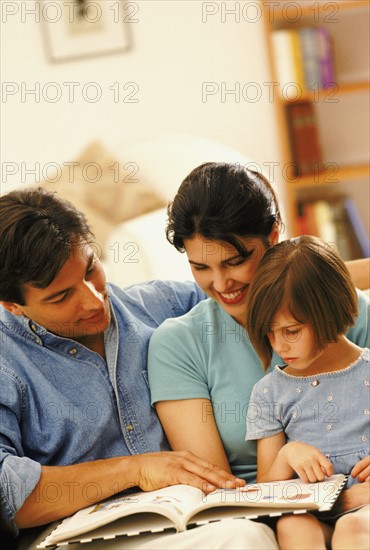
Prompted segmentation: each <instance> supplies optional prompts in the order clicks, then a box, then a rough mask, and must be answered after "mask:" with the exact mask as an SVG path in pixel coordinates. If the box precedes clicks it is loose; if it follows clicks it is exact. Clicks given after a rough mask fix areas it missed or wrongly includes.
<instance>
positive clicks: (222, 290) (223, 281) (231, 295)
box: [184, 229, 278, 325]
mask: <svg viewBox="0 0 370 550" xmlns="http://www.w3.org/2000/svg"><path fill="white" fill-rule="evenodd" d="M277 239H278V230H277V229H274V230H273V231H272V232H271V234H270V236H269V241H270V244H271V245H273V244H276V242H277ZM240 241H241V242H242V243H243V244H244V246H245V248H246V250H247V251H248V253H249V254H248V256H247V257H246V258H244V257H242V256H240V254H239V252H238V251H237V250H236V249H235V248H234V247H233V246H231V245H228V244H227V243H224V242H222V241H211V240H209V239H206V238H203V237H202V236H201V235H195V236H194V237H192V238H191V239H186V240H185V241H184V246H185V250H186V254H187V256H188V260H189V263H190V266H191V270H192V273H193V276H194V279H195V281H196V282H197V283H198V285H199V286H200V288H201V289H202V290H203V292H205V293H206V294H207V295H208V296H209V297H210V298H213V299H214V300H215V301H216V302H218V304H220V306H221V307H222V308H223V309H224V310H225V311H226V312H227V313H228V314H229V315H231V316H232V317H233V318H234V319H235V321H237V322H238V323H239V324H240V325H244V324H245V317H246V302H247V293H248V287H249V284H250V282H251V280H252V278H253V275H254V273H255V272H256V269H257V267H258V264H259V262H260V261H261V258H262V257H263V255H264V253H265V252H266V246H265V244H264V242H263V240H262V239H261V238H260V237H248V238H240Z"/></svg>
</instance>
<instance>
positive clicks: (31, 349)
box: [0, 281, 205, 532]
mask: <svg viewBox="0 0 370 550" xmlns="http://www.w3.org/2000/svg"><path fill="white" fill-rule="evenodd" d="M108 291H109V296H110V304H111V311H112V322H111V324H110V327H109V328H108V329H107V331H106V332H105V334H104V337H105V348H106V361H104V360H103V359H102V357H101V356H100V355H98V354H97V353H95V352H92V351H90V350H89V349H87V348H86V347H84V346H83V345H81V344H79V343H77V342H76V341H74V340H71V339H69V338H63V337H60V336H56V335H55V334H52V333H50V332H48V331H47V330H46V329H45V328H44V327H42V326H40V325H38V324H36V323H34V322H33V321H32V320H30V319H27V318H25V317H17V316H14V315H12V314H11V313H9V312H8V311H7V310H5V309H4V308H3V307H1V306H0V310H1V311H0V330H1V335H0V337H1V347H2V351H1V364H0V387H1V396H0V419H1V430H0V491H1V515H2V517H3V518H4V519H5V520H6V521H7V522H9V524H10V525H11V526H12V528H13V530H14V531H15V532H16V531H17V529H16V526H15V524H14V522H13V519H14V516H15V514H16V513H17V511H18V510H19V508H21V506H22V505H23V503H24V501H25V500H26V498H27V497H28V496H29V494H30V493H31V492H32V491H33V489H34V488H35V486H36V485H37V483H38V481H39V479H40V474H41V466H42V465H49V466H54V465H68V464H76V463H79V462H86V461H90V460H98V459H102V458H106V457H114V456H122V455H133V454H138V453H148V452H156V451H161V450H167V449H169V446H168V443H167V441H166V439H165V436H164V433H163V431H162V428H161V425H160V422H159V420H158V418H157V416H156V413H155V411H154V409H153V408H151V405H150V394H149V386H148V378H147V348H148V342H149V339H150V336H151V334H152V332H153V330H154V329H155V328H156V327H158V325H160V324H161V323H162V322H163V321H164V320H165V319H167V318H168V317H177V316H179V315H182V314H184V313H185V312H187V311H188V310H189V309H191V307H193V306H194V305H195V304H196V303H198V302H199V300H201V299H203V298H204V297H205V295H204V294H203V293H202V292H201V290H200V289H199V288H198V287H197V286H196V285H195V284H194V283H191V282H188V283H178V282H176V283H173V282H163V281H155V282H149V283H144V284H139V285H133V286H131V287H128V288H126V289H124V290H122V289H120V288H118V287H116V286H114V285H108ZM51 505H52V503H51Z"/></svg>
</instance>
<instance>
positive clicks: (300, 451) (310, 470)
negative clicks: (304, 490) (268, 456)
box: [279, 441, 333, 483]
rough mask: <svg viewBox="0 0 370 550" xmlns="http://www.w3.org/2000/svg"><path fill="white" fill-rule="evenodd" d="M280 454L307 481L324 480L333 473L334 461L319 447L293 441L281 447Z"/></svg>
mask: <svg viewBox="0 0 370 550" xmlns="http://www.w3.org/2000/svg"><path fill="white" fill-rule="evenodd" d="M279 454H281V455H282V457H283V458H284V459H285V460H286V462H287V463H288V464H289V466H290V467H291V468H293V470H294V471H295V472H296V473H297V474H298V475H299V477H300V478H301V480H302V481H304V482H305V483H308V482H315V481H324V479H325V476H328V477H330V476H331V475H333V466H332V463H331V462H330V460H329V459H328V458H326V456H324V455H323V454H322V452H321V451H319V449H317V448H316V447H313V446H312V445H308V444H307V443H302V442H298V441H291V442H289V443H287V444H286V445H284V447H282V448H281V450H280V452H279Z"/></svg>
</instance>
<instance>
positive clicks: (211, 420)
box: [149, 163, 370, 482]
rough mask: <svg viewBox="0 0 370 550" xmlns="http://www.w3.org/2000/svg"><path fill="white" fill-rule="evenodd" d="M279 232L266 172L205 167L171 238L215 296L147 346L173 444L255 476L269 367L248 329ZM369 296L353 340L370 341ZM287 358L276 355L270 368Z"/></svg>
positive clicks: (155, 396) (194, 178)
mask: <svg viewBox="0 0 370 550" xmlns="http://www.w3.org/2000/svg"><path fill="white" fill-rule="evenodd" d="M280 228H281V217H280V211H279V206H278V202H277V199H276V196H275V193H274V191H273V189H272V187H271V185H270V184H269V183H268V182H267V181H266V179H265V178H263V176H261V175H260V174H258V173H255V172H251V171H250V170H247V169H246V168H244V167H242V166H240V165H238V164H224V163H206V164H203V165H201V166H199V167H198V168H196V169H195V170H193V171H192V172H191V173H190V174H189V176H188V177H187V178H186V179H185V180H184V182H183V183H182V185H181V186H180V188H179V191H178V193H177V194H176V197H175V199H174V201H173V203H172V204H171V205H170V207H169V209H168V226H167V238H168V239H169V241H170V242H171V243H172V244H173V245H174V246H175V247H176V248H177V249H178V250H179V251H185V252H186V254H187V256H188V260H189V262H190V265H191V269H192V273H193V275H194V278H195V280H196V282H197V283H198V285H199V286H200V287H201V289H202V290H203V291H204V292H205V293H206V294H207V295H208V297H209V299H208V300H205V301H203V302H201V303H200V304H198V305H197V306H195V308H194V309H193V310H192V311H191V312H189V313H188V314H186V315H184V316H182V317H180V318H177V319H169V320H167V321H165V322H164V323H163V324H162V326H161V327H160V328H159V329H158V330H157V331H156V333H155V334H154V336H153V337H152V340H151V342H150V347H149V381H150V387H151V394H152V403H153V404H154V405H155V407H156V410H157V413H158V415H159V417H160V420H161V422H162V425H163V427H164V430H165V432H166V435H167V437H168V440H169V442H170V445H171V447H172V448H173V449H175V450H180V449H187V450H189V451H192V452H194V453H195V454H197V455H198V456H200V457H202V458H204V459H206V460H208V461H209V462H213V463H214V464H216V465H218V466H220V467H222V468H224V469H225V470H227V471H232V472H233V473H234V474H235V475H237V476H238V477H242V478H244V479H245V480H246V481H247V482H253V481H255V478H256V469H257V467H256V447H255V443H254V442H251V441H248V442H245V421H246V411H247V408H248V403H249V397H250V394H251V391H252V388H253V386H254V384H255V383H256V382H257V381H258V380H259V379H260V378H261V377H262V376H263V374H264V373H263V369H262V366H261V364H260V362H259V359H258V356H257V355H256V353H255V351H254V349H253V346H252V344H251V342H250V340H249V338H248V335H247V333H246V331H245V329H244V324H245V318H246V303H247V295H248V287H249V284H250V282H251V280H252V278H253V275H254V273H255V271H256V269H257V267H258V264H259V261H260V260H261V258H262V256H263V255H264V253H265V251H266V250H267V249H268V248H270V247H271V246H273V245H274V244H276V243H277V241H278V236H279V231H280ZM369 309H370V306H369V300H368V299H367V298H366V297H365V296H364V295H363V294H361V293H359V312H360V313H359V317H358V319H357V322H356V325H355V326H354V327H353V328H352V329H351V330H350V331H349V332H348V333H347V337H348V338H349V339H350V340H351V341H353V342H354V343H356V344H357V345H359V346H362V347H364V346H366V345H367V346H368V345H369V335H368V333H369V331H368V327H367V312H368V311H369ZM279 361H280V362H281V360H280V359H279V358H278V356H277V355H275V356H274V357H273V358H272V364H273V365H274V364H275V363H279Z"/></svg>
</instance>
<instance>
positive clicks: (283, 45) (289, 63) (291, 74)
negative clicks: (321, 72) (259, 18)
mask: <svg viewBox="0 0 370 550" xmlns="http://www.w3.org/2000/svg"><path fill="white" fill-rule="evenodd" d="M272 45H273V48H272V50H273V54H274V61H275V68H276V77H277V79H278V82H279V84H280V90H281V91H282V90H283V88H284V87H285V86H287V85H288V84H291V83H294V82H295V81H296V70H295V64H294V57H293V48H292V36H291V31H290V30H288V29H282V30H278V31H274V32H273V33H272Z"/></svg>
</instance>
